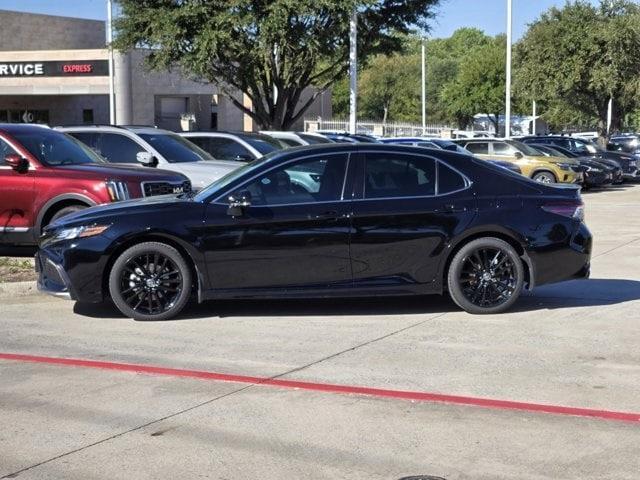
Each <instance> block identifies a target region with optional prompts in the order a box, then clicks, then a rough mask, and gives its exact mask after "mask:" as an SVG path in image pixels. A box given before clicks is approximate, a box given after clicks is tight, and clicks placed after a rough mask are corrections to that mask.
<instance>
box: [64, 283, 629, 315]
mask: <svg viewBox="0 0 640 480" xmlns="http://www.w3.org/2000/svg"><path fill="white" fill-rule="evenodd" d="M639 299H640V282H639V281H635V280H615V279H590V280H573V281H569V282H563V283H558V284H553V285H545V286H542V287H540V288H537V289H535V290H534V291H533V292H530V293H529V292H527V293H525V294H523V296H522V297H521V298H520V299H519V300H518V302H517V303H516V304H515V305H514V307H513V308H512V309H511V310H510V312H532V311H537V310H550V309H561V308H572V307H595V306H606V305H614V304H619V303H624V302H629V301H633V300H639ZM73 311H74V313H76V314H78V315H81V316H84V317H89V318H97V319H98V318H121V319H124V318H125V317H124V316H123V315H122V314H121V313H120V312H119V311H118V310H117V309H116V308H115V306H113V305H112V304H111V303H102V304H86V303H76V304H75V305H74V308H73ZM459 311H460V309H459V308H458V307H457V306H456V305H455V304H454V303H453V301H452V300H451V299H450V298H449V296H448V295H443V296H440V295H429V296H415V297H374V298H340V299H337V298H330V299H287V300H216V301H208V302H204V303H202V304H197V303H195V302H194V303H192V304H191V305H190V306H188V307H187V308H186V309H185V310H184V311H183V312H182V313H181V314H180V315H179V316H178V317H176V318H175V319H174V320H172V321H183V320H197V319H205V318H212V317H213V318H229V317H267V318H268V317H309V316H313V317H318V316H389V315H421V314H434V313H449V312H459Z"/></svg>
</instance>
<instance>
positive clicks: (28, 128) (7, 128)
mask: <svg viewBox="0 0 640 480" xmlns="http://www.w3.org/2000/svg"><path fill="white" fill-rule="evenodd" d="M42 129H46V130H51V128H50V127H49V126H48V125H39V124H36V123H0V131H2V132H6V133H8V134H9V135H11V134H12V133H18V132H25V133H29V132H38V131H42Z"/></svg>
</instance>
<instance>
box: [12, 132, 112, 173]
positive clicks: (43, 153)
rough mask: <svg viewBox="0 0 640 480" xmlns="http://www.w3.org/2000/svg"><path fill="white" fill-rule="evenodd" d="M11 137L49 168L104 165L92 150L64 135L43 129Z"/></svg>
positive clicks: (18, 133)
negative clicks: (93, 164)
mask: <svg viewBox="0 0 640 480" xmlns="http://www.w3.org/2000/svg"><path fill="white" fill-rule="evenodd" d="M12 135H13V136H14V137H15V138H16V139H17V140H18V141H19V142H20V143H21V144H22V145H23V146H24V148H26V149H27V150H28V151H29V153H30V154H31V155H33V156H34V157H36V158H37V159H38V160H39V161H40V162H41V163H43V164H44V165H48V166H49V167H58V166H61V165H82V164H85V163H105V162H104V160H102V158H100V157H99V156H98V155H97V154H96V153H95V152H94V151H93V150H91V149H90V148H89V147H87V146H86V145H84V144H83V143H82V142H80V141H78V140H76V139H75V138H73V137H72V136H70V135H67V134H66V133H62V132H58V131H55V130H47V129H45V128H43V129H42V130H38V131H37V132H36V131H28V132H14V133H12Z"/></svg>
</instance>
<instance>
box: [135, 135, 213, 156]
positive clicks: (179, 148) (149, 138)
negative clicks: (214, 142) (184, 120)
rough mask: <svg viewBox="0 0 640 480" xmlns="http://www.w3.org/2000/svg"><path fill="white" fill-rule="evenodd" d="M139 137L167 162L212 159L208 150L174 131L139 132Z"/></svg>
mask: <svg viewBox="0 0 640 480" xmlns="http://www.w3.org/2000/svg"><path fill="white" fill-rule="evenodd" d="M140 138H142V139H143V140H144V141H146V142H147V143H148V144H149V145H151V146H152V147H153V148H155V149H156V150H157V151H158V153H160V155H162V156H163V157H164V158H165V159H166V160H167V161H168V162H169V163H187V162H199V161H200V160H214V158H213V157H212V156H211V155H210V154H209V153H208V152H205V151H204V150H202V149H201V148H200V147H198V146H197V145H195V144H194V143H191V142H190V141H189V140H187V139H186V138H183V137H181V136H180V135H176V134H175V133H166V132H158V133H153V134H151V133H141V134H140Z"/></svg>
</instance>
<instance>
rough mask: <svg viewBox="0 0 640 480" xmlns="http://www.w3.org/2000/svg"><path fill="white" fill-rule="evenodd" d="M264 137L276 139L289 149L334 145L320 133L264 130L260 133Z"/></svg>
mask: <svg viewBox="0 0 640 480" xmlns="http://www.w3.org/2000/svg"><path fill="white" fill-rule="evenodd" d="M260 133H261V134H263V135H269V136H270V137H272V138H275V139H277V140H279V141H281V142H282V143H284V144H285V145H287V146H288V147H301V146H303V145H316V144H318V143H334V142H332V141H331V140H329V139H328V138H327V137H325V136H323V135H320V134H318V133H309V132H306V133H302V132H274V131H268V130H263V131H262V132H260Z"/></svg>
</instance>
